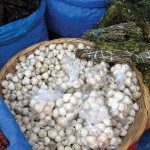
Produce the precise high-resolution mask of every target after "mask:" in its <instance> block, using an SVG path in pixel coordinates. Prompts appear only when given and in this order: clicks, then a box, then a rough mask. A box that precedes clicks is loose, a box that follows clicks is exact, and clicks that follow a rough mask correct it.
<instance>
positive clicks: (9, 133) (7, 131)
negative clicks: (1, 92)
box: [0, 99, 32, 150]
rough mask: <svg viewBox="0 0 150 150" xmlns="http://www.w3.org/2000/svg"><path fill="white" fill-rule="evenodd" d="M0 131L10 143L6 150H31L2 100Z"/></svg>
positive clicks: (0, 100)
mask: <svg viewBox="0 0 150 150" xmlns="http://www.w3.org/2000/svg"><path fill="white" fill-rule="evenodd" d="M0 130H1V131H2V132H3V133H4V135H5V136H6V138H7V139H8V141H9V143H10V144H9V146H7V150H32V148H31V146H30V145H29V143H28V142H27V140H26V138H25V137H24V135H23V133H22V132H21V130H20V128H19V126H18V124H17V123H16V121H15V119H14V117H13V115H12V114H11V112H10V111H9V109H8V107H7V106H6V104H5V103H4V102H3V100H2V99H0Z"/></svg>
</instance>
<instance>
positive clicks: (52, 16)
mask: <svg viewBox="0 0 150 150" xmlns="http://www.w3.org/2000/svg"><path fill="white" fill-rule="evenodd" d="M46 2H47V9H46V21H47V27H48V28H49V29H50V30H51V31H53V32H55V33H57V34H58V35H60V36H63V37H76V38H79V37H81V36H82V35H83V33H84V32H86V31H88V30H90V29H92V28H93V26H94V25H96V24H97V23H98V21H99V20H100V18H101V17H102V16H103V15H104V14H105V13H106V8H105V7H106V5H109V4H110V0H107V1H106V0H87V1H85V0H46ZM96 5H97V7H96Z"/></svg>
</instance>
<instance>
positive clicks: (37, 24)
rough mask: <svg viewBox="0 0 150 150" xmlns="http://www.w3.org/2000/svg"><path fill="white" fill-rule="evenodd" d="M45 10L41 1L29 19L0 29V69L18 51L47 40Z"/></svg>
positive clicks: (43, 2) (44, 4)
mask: <svg viewBox="0 0 150 150" xmlns="http://www.w3.org/2000/svg"><path fill="white" fill-rule="evenodd" d="M45 8H46V3H45V0H42V2H41V5H40V7H39V9H37V10H36V11H35V12H34V13H33V14H31V15H30V16H29V17H27V18H24V19H20V20H17V21H14V22H11V23H8V24H6V25H4V26H1V27H0V69H1V68H2V67H3V65H4V64H5V63H6V62H7V61H8V60H9V59H10V58H11V57H12V56H14V55H15V54H16V53H18V52H19V51H21V50H23V49H24V48H27V47H28V46H31V45H33V44H36V43H38V42H41V41H44V40H48V32H47V27H46V23H45V16H44V15H45Z"/></svg>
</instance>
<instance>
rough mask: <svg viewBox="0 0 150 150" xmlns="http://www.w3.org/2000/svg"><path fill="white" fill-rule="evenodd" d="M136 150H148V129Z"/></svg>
mask: <svg viewBox="0 0 150 150" xmlns="http://www.w3.org/2000/svg"><path fill="white" fill-rule="evenodd" d="M137 150H150V129H149V130H148V131H146V132H145V133H144V135H143V136H142V138H141V139H140V141H139V143H138V147H137Z"/></svg>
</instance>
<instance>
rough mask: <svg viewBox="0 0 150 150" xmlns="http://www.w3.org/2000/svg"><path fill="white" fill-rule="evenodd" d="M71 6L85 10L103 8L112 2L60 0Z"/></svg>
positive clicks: (108, 0) (105, 0) (104, 0)
mask: <svg viewBox="0 0 150 150" xmlns="http://www.w3.org/2000/svg"><path fill="white" fill-rule="evenodd" d="M59 1H61V2H64V3H67V4H69V5H73V6H78V7H84V8H102V7H106V6H108V5H110V0H59Z"/></svg>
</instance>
